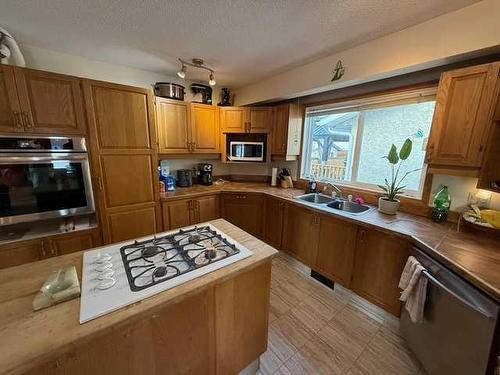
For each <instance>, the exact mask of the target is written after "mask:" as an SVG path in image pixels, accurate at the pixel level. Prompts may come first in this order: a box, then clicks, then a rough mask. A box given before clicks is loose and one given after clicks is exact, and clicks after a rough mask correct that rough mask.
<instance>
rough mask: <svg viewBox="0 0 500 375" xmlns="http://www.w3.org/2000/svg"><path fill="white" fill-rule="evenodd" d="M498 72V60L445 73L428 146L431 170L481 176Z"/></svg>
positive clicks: (440, 86)
mask: <svg viewBox="0 0 500 375" xmlns="http://www.w3.org/2000/svg"><path fill="white" fill-rule="evenodd" d="M499 72H500V62H496V63H491V64H484V65H478V66H472V67H467V68H463V69H457V70H453V71H450V72H445V73H443V74H442V76H441V80H440V82H439V87H438V92H437V97H436V108H435V111H434V119H433V122H432V130H431V134H430V137H429V142H428V146H427V163H428V164H429V171H430V172H431V173H443V174H457V175H465V176H478V173H479V168H480V167H481V161H482V159H483V154H484V152H485V149H486V141H487V137H488V134H489V129H490V126H491V120H492V113H493V105H494V103H495V100H496V97H497V93H498V85H497V82H498V76H499Z"/></svg>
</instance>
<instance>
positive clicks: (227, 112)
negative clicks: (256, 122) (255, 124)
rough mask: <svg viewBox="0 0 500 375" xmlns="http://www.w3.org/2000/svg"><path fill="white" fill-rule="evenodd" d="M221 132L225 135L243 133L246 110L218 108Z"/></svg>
mask: <svg viewBox="0 0 500 375" xmlns="http://www.w3.org/2000/svg"><path fill="white" fill-rule="evenodd" d="M219 113H220V125H221V130H222V131H224V132H227V133H245V132H246V128H247V122H248V120H247V109H245V108H239V107H221V108H220V112H219Z"/></svg>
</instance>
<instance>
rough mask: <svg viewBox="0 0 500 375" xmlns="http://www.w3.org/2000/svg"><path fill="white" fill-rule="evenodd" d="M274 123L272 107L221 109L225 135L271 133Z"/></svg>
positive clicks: (221, 121) (222, 126)
mask: <svg viewBox="0 0 500 375" xmlns="http://www.w3.org/2000/svg"><path fill="white" fill-rule="evenodd" d="M273 122H274V111H273V108H272V107H248V108H247V107H221V108H220V124H221V130H222V132H224V133H269V132H270V131H271V128H272V125H273Z"/></svg>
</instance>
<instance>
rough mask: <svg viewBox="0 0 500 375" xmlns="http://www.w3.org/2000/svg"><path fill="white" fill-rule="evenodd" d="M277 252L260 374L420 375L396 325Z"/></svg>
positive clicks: (346, 291) (379, 310)
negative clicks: (314, 277) (266, 341)
mask: <svg viewBox="0 0 500 375" xmlns="http://www.w3.org/2000/svg"><path fill="white" fill-rule="evenodd" d="M309 271H310V270H309V269H308V268H307V267H305V266H304V265H302V264H301V263H299V262H297V261H295V260H294V259H293V258H290V257H289V256H287V255H285V254H283V253H280V254H279V255H278V256H277V257H276V258H275V259H274V260H273V268H272V282H271V309H270V313H269V315H270V316H269V342H268V349H267V351H266V352H265V353H264V354H263V355H262V356H261V362H260V373H259V374H266V375H270V374H277V375H278V374H279V375H284V374H287V375H290V374H293V375H295V374H332V375H336V374H339V375H343V374H349V375H362V374H370V375H378V374H380V375H391V374H394V375H422V374H425V371H424V370H423V369H422V368H421V365H420V364H419V362H418V360H417V359H416V358H415V357H414V355H413V354H412V353H411V351H410V350H409V349H408V347H407V346H406V343H405V341H404V339H403V338H402V337H401V336H400V333H399V320H398V319H397V318H396V317H394V316H393V315H390V314H389V313H386V312H385V311H383V310H381V309H380V308H378V307H377V306H374V305H373V304H371V303H369V302H368V301H366V300H364V299H362V298H361V297H359V296H357V295H355V294H354V293H352V292H351V291H349V290H347V289H345V288H342V287H341V286H340V285H339V286H337V285H336V286H335V291H333V290H331V289H329V288H327V287H326V286H324V285H322V284H320V283H319V282H317V281H316V280H314V279H312V278H311V277H310V276H309Z"/></svg>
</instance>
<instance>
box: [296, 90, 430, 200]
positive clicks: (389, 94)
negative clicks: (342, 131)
mask: <svg viewBox="0 0 500 375" xmlns="http://www.w3.org/2000/svg"><path fill="white" fill-rule="evenodd" d="M437 89H438V85H437V83H429V84H423V85H416V86H413V87H407V88H399V89H395V90H388V91H383V92H376V93H372V94H365V95H360V96H354V97H347V98H340V99H336V100H332V101H328V102H321V103H311V104H307V105H305V106H304V128H303V136H302V144H301V154H300V160H299V165H298V168H299V170H298V175H299V176H298V177H299V181H301V182H307V181H309V179H308V178H307V177H306V176H304V175H303V170H304V166H305V165H306V163H307V162H309V160H310V157H311V147H312V140H311V141H309V140H310V139H311V137H312V130H313V127H312V126H311V125H310V124H308V123H307V122H308V121H310V117H309V118H308V113H313V112H315V113H320V112H325V113H335V112H346V111H349V110H352V111H359V112H360V116H363V117H364V112H363V111H364V110H368V109H375V108H385V107H390V106H396V105H402V104H405V103H407V104H415V103H421V102H427V101H435V100H436V95H437ZM363 120H364V119H363V118H361V119H358V124H357V125H356V135H355V140H354V150H353V151H354V152H353V153H352V158H351V163H352V167H349V170H350V172H349V173H350V174H351V176H350V178H351V179H352V178H353V176H354V177H355V178H357V169H358V166H359V156H360V151H361V147H360V146H361V140H362V136H361V134H362V131H363V125H364V121H363ZM360 124H361V125H360ZM431 132H432V124H431V128H430V131H429V136H430V133H431ZM428 139H429V137H427V139H426V140H425V142H427V141H428ZM305 142H307V150H306V149H305V148H304V144H305ZM425 160H426V159H424V163H423V166H422V173H421V175H420V177H421V178H420V184H419V189H418V191H417V192H416V194H415V193H414V191H411V192H410V193H406V194H403V195H402V196H401V198H402V200H405V199H409V200H412V201H422V202H424V201H425V204H426V205H427V202H428V200H429V195H430V185H431V183H432V175H430V174H429V172H428V169H427V163H426V162H425ZM346 167H347V166H346ZM318 182H323V181H321V180H318ZM324 182H333V183H335V185H338V186H339V187H343V188H345V190H348V191H352V192H367V193H369V194H371V195H373V196H381V195H382V194H383V192H382V191H381V190H380V189H379V188H378V187H377V186H376V185H374V184H368V183H363V182H358V181H356V182H351V181H345V180H328V181H324Z"/></svg>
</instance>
